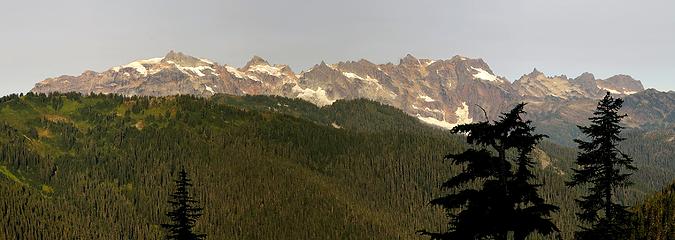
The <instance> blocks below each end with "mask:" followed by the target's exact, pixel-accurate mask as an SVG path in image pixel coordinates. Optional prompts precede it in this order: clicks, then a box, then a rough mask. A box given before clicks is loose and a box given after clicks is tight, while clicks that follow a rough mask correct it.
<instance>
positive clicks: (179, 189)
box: [162, 168, 206, 240]
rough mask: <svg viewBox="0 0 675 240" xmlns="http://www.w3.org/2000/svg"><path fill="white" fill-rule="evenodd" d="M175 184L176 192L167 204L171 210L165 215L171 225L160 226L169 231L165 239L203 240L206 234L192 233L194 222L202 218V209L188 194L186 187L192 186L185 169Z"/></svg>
mask: <svg viewBox="0 0 675 240" xmlns="http://www.w3.org/2000/svg"><path fill="white" fill-rule="evenodd" d="M175 182H176V190H175V191H174V192H173V193H172V194H170V195H169V196H170V197H171V199H170V200H169V204H171V206H172V208H173V209H172V210H171V211H170V212H168V213H167V214H166V215H167V216H168V217H169V219H171V223H169V224H162V227H163V228H165V229H167V230H168V231H169V235H168V236H167V239H179V240H196V239H205V238H206V234H197V233H194V232H193V231H192V228H193V227H194V226H195V222H197V219H198V218H199V217H200V216H202V210H203V209H202V208H200V207H198V206H197V204H198V203H199V202H198V201H196V200H194V198H193V197H192V196H190V194H189V192H188V187H191V186H192V184H191V183H190V182H191V180H190V178H189V177H188V175H187V172H186V171H185V168H181V170H180V172H179V173H178V180H176V181H175Z"/></svg>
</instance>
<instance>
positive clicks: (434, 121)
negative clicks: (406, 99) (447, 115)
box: [417, 114, 456, 129]
mask: <svg viewBox="0 0 675 240" xmlns="http://www.w3.org/2000/svg"><path fill="white" fill-rule="evenodd" d="M417 119H419V120H421V121H422V122H425V123H428V124H431V125H435V126H439V127H442V128H445V129H452V128H454V127H455V126H456V125H455V124H452V123H449V122H446V121H441V120H438V119H436V118H433V117H422V116H421V115H419V114H417Z"/></svg>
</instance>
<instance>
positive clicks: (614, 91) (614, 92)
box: [599, 87, 637, 95]
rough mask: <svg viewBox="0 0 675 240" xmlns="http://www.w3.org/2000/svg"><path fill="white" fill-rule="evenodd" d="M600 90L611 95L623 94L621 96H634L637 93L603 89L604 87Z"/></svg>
mask: <svg viewBox="0 0 675 240" xmlns="http://www.w3.org/2000/svg"><path fill="white" fill-rule="evenodd" d="M599 88H600V89H602V90H605V91H608V92H610V93H612V94H623V95H631V94H636V93H637V92H634V91H619V90H615V89H611V88H605V87H599Z"/></svg>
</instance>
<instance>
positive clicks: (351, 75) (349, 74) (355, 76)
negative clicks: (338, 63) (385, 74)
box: [342, 72, 381, 87]
mask: <svg viewBox="0 0 675 240" xmlns="http://www.w3.org/2000/svg"><path fill="white" fill-rule="evenodd" d="M342 75H344V76H345V77H348V78H351V79H358V80H361V81H364V82H367V83H372V84H377V85H378V86H379V84H380V81H378V80H377V79H375V78H372V77H370V75H366V77H365V78H364V77H361V76H359V75H358V74H356V73H353V72H342ZM380 87H381V86H380Z"/></svg>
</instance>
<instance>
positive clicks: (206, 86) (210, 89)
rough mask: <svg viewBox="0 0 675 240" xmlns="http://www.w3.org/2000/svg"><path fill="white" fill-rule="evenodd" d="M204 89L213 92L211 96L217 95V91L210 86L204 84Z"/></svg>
mask: <svg viewBox="0 0 675 240" xmlns="http://www.w3.org/2000/svg"><path fill="white" fill-rule="evenodd" d="M204 87H205V88H206V91H209V92H211V94H215V93H216V91H213V88H211V87H209V86H208V85H206V84H204Z"/></svg>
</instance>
